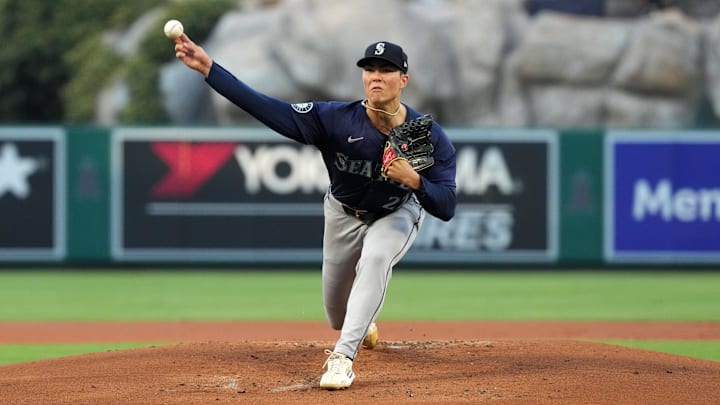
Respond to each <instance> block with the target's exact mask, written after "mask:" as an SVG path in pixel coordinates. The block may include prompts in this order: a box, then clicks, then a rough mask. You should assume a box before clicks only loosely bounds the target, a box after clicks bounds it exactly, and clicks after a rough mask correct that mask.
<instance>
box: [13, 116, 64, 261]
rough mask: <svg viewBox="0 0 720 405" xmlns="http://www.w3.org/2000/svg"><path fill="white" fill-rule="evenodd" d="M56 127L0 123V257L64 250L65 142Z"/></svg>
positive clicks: (41, 257)
mask: <svg viewBox="0 0 720 405" xmlns="http://www.w3.org/2000/svg"><path fill="white" fill-rule="evenodd" d="M63 134H64V133H63V131H62V130H60V129H55V128H13V127H6V128H0V260H2V261H53V260H55V261H57V260H62V259H63V258H64V255H65V147H64V139H63Z"/></svg>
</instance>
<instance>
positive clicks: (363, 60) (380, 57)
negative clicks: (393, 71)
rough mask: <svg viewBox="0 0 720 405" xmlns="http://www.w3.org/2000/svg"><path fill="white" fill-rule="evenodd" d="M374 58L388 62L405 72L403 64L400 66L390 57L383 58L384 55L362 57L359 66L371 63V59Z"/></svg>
mask: <svg viewBox="0 0 720 405" xmlns="http://www.w3.org/2000/svg"><path fill="white" fill-rule="evenodd" d="M373 60H381V61H383V62H387V63H389V64H391V65H393V66H395V67H396V68H398V70H400V71H402V72H405V69H403V67H402V66H398V65H397V64H396V63H395V62H393V61H391V60H390V59H387V58H383V57H382V56H373V57H369V58H362V59H360V60H359V61H357V66H358V67H365V65H367V64H368V63H370V61H373Z"/></svg>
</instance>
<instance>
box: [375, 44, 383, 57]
mask: <svg viewBox="0 0 720 405" xmlns="http://www.w3.org/2000/svg"><path fill="white" fill-rule="evenodd" d="M383 53H385V42H378V43H377V45H375V55H382V54H383Z"/></svg>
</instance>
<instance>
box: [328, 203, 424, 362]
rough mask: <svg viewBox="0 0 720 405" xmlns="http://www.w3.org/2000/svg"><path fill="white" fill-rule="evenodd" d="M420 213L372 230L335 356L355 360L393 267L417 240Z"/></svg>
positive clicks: (395, 217)
mask: <svg viewBox="0 0 720 405" xmlns="http://www.w3.org/2000/svg"><path fill="white" fill-rule="evenodd" d="M420 212H421V211H419V209H418V210H403V209H400V210H398V211H397V212H395V213H393V214H391V215H389V216H387V217H384V218H381V219H379V220H378V221H377V222H375V223H374V224H373V225H372V226H370V227H369V229H368V232H367V234H366V235H365V243H364V246H363V249H362V254H361V256H360V260H359V262H358V266H357V271H356V275H355V281H354V283H353V287H352V290H351V292H350V297H349V299H348V302H347V310H346V315H345V323H344V325H343V328H342V332H341V334H340V339H339V340H338V341H337V343H336V345H335V351H336V352H339V353H342V354H344V355H346V356H348V357H350V358H355V355H356V354H357V351H358V350H359V349H360V346H361V344H362V341H363V339H364V338H365V334H366V333H367V330H368V328H369V327H370V324H371V323H372V322H374V321H375V319H376V318H377V316H378V314H379V313H380V310H381V309H382V306H383V303H384V301H385V294H386V291H387V287H388V284H389V282H390V278H391V277H392V269H393V266H395V264H397V263H398V262H399V261H400V259H401V258H402V257H403V256H404V255H405V253H407V251H408V250H409V249H410V247H411V246H412V243H413V241H414V240H415V238H416V237H417V232H418V230H419V227H420V222H421V214H420Z"/></svg>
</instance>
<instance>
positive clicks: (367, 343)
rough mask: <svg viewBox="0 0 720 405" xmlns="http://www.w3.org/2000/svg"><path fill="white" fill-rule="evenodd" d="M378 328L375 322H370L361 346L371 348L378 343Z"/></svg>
mask: <svg viewBox="0 0 720 405" xmlns="http://www.w3.org/2000/svg"><path fill="white" fill-rule="evenodd" d="M378 340H379V338H378V328H377V325H375V322H373V323H371V324H370V327H369V328H368V331H367V334H366V335H365V339H363V342H362V347H364V348H366V349H372V348H374V347H375V346H377V344H378Z"/></svg>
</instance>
